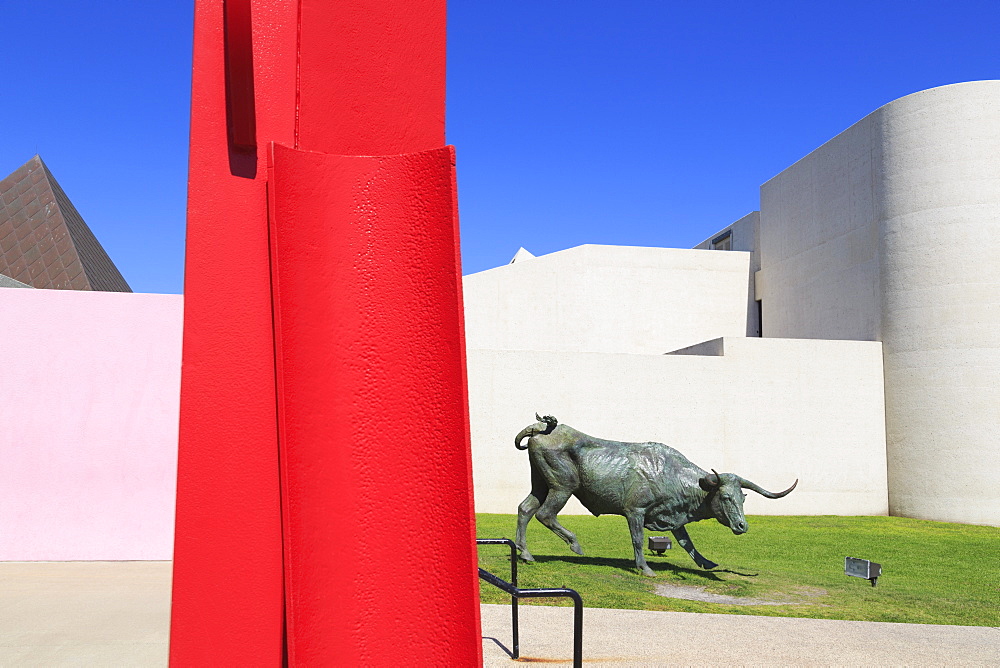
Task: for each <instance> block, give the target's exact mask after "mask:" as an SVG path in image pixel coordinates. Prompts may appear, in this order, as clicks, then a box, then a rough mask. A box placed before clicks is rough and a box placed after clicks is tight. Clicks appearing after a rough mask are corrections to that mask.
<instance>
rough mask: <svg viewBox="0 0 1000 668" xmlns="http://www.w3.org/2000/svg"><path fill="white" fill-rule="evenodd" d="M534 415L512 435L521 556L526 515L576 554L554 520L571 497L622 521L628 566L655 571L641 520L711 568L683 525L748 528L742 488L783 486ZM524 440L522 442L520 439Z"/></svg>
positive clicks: (656, 446) (575, 545)
mask: <svg viewBox="0 0 1000 668" xmlns="http://www.w3.org/2000/svg"><path fill="white" fill-rule="evenodd" d="M535 418H536V419H537V420H538V422H537V423H535V424H532V425H530V426H528V427H525V428H524V429H522V430H521V432H520V433H519V434H518V435H517V437H516V438H515V439H514V446H515V447H517V449H518V450H527V451H528V458H529V461H530V462H531V493H530V494H528V496H527V498H525V499H524V501H522V502H521V505H520V506H518V509H517V538H516V540H515V543H516V544H517V547H518V549H519V550H520V555H521V559H523V560H524V561H534V560H535V559H534V557H533V556H531V552H529V551H528V547H527V545H526V544H525V529H526V528H527V526H528V522H529V521H531V518H532V517H536V518H538V521H539V522H541V523H542V524H544V525H545V526H546V527H548V528H549V529H550V530H551V531H552V532H553V533H555V534H556V535H557V536H559V537H560V538H562V539H563V540H564V541H566V544H567V545H569V548H570V549H571V550H573V551H574V552H576V553H577V554H581V555H582V554H583V550H581V549H580V544H579V543H578V542H577V540H576V536H575V535H574V534H573V532H571V531H569V530H568V529H566V527H564V526H562V525H561V524H559V521H558V519H557V518H556V514H557V513H558V512H559V511H560V510H562V508H563V506H565V505H566V502H567V501H568V500H569V497H570V496H575V497H576V498H578V499H579V500H580V502H581V503H582V504H583V505H584V507H585V508H586V509H587V510H589V511H590V512H591V513H593V514H594V515H598V516H599V515H621V516H623V517H624V518H625V520H626V521H627V522H628V528H629V532H630V533H631V535H632V548H633V549H634V551H635V565H636V567H637V568H638V569H639V570H640V571H642V573H643V574H644V575H648V576H650V577H655V575H656V574H655V573H653V571H652V570H651V569H650V568H649V566H648V565H647V564H646V558H645V556H644V555H643V551H642V538H643V531H642V530H643V527H645V528H647V529H650V530H652V531H670V532H672V533H673V535H674V538H676V539H677V543H678V544H679V545H680V546H681V547H683V548H684V550H685V551H687V553H688V554H689V555H691V558H692V559H694V561H695V563H696V564H698V565H699V566H701V567H702V568H706V569H709V568H715V567H716V566H718V564H716V563H714V562H712V561H709V560H708V559H706V558H705V557H703V556H702V555H701V554H700V553H699V552H698V550H696V549H695V547H694V544H693V543H692V542H691V538H690V537H689V536H688V533H687V530H686V529H685V528H684V525H685V524H688V523H689V522H698V521H701V520H705V519H710V518H713V517H714V518H715V519H717V520H718V521H719V522H721V523H722V524H724V525H725V526H727V527H729V528H730V529H732V531H733V533H734V534H737V535H739V534H742V533H746V532H747V529H748V527H747V522H746V518H745V517H744V515H743V500H744V499H745V498H746V494H744V493H743V490H744V489H749V490H753V491H754V492H757V493H758V494H761V495H763V496H766V497H767V498H769V499H780V498H781V497H783V496H785V495H786V494H788V493H789V492H791V491H792V490H793V489H795V486H796V485H797V484H798V483H799V481H798V480H796V481H795V482H794V483H793V484H792V486H791V487H789V488H788V489H786V490H785V491H783V492H777V493H775V492H769V491H767V490H766V489H763V488H762V487H760V486H759V485H756V484H754V483H752V482H750V481H749V480H745V479H743V478H741V477H740V476H738V475H735V474H733V473H717V472H716V471H715V470H714V469H713V470H712V472H711V473H709V472H707V471H705V470H703V469H701V468H699V467H697V466H695V465H694V464H692V463H691V462H690V461H689V460H688V458H687V457H685V456H684V455H682V454H681V453H679V452H678V451H677V450H674V449H673V448H671V447H669V446H667V445H664V444H662V443H621V442H618V441H607V440H604V439H601V438H594V437H593V436H588V435H587V434H584V433H583V432H580V431H577V430H576V429H573V428H572V427H569V426H566V425H564V424H562V425H561V424H558V421H557V420H556V419H555V418H554V417H552V416H551V415H546V416H545V417H539V416H538V415H537V414H536V415H535ZM525 438H527V439H528V443H527V445H521V441H523V440H524V439H525Z"/></svg>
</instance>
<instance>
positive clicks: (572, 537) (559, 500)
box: [535, 489, 583, 555]
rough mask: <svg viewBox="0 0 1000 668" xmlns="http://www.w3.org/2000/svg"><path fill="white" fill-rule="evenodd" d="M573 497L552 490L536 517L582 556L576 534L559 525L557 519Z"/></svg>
mask: <svg viewBox="0 0 1000 668" xmlns="http://www.w3.org/2000/svg"><path fill="white" fill-rule="evenodd" d="M571 496H573V493H572V492H567V491H565V490H561V489H560V490H556V489H550V490H549V494H548V496H546V497H545V501H543V502H542V505H541V507H540V508H539V509H538V513H537V514H536V515H535V517H536V518H537V519H538V521H539V522H541V523H542V524H544V525H545V526H547V527H548V528H549V530H550V531H552V533H554V534H555V535H557V536H559V537H560V538H562V539H563V540H564V541H566V544H567V545H569V549H571V550H573V551H574V552H576V553H577V554H580V555H582V554H583V550H582V549H580V543H578V542H577V540H576V534H574V533H573V532H572V531H570V530H569V529H567V528H566V527H564V526H563V525H561V524H559V520H558V519H556V514H557V513H558V512H559V511H560V510H562V509H563V506H565V505H566V502H567V501H569V497H571Z"/></svg>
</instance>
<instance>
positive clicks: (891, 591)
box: [477, 514, 1000, 626]
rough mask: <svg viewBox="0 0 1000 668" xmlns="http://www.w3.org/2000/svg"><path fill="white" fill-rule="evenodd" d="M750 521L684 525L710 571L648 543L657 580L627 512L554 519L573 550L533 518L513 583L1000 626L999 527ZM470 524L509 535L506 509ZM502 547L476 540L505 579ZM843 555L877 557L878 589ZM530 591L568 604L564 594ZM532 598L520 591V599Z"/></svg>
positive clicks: (483, 559) (645, 602) (762, 611)
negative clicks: (670, 591)
mask: <svg viewBox="0 0 1000 668" xmlns="http://www.w3.org/2000/svg"><path fill="white" fill-rule="evenodd" d="M747 519H748V521H749V524H750V531H749V532H748V533H746V534H744V535H742V536H736V535H734V534H733V533H732V532H731V531H730V530H729V529H727V528H726V527H724V526H722V525H721V524H719V523H718V522H716V521H714V520H712V521H704V522H698V523H695V524H689V525H688V532H689V533H690V535H691V539H692V540H693V541H694V544H695V546H696V547H697V548H698V550H699V551H700V552H701V553H702V554H703V555H705V557H707V558H708V559H711V560H712V561H715V562H718V563H719V568H717V569H715V570H713V571H705V570H702V569H701V568H699V567H697V566H696V565H695V563H694V562H693V561H692V560H691V558H690V557H689V556H688V555H687V553H686V552H684V550H682V549H680V548H679V547H678V546H677V545H676V543H675V545H674V547H673V549H671V550H668V551H667V552H666V553H664V555H663V556H662V557H658V556H655V555H653V554H652V553H651V552H649V551H648V550H647V551H646V559H647V561H648V562H649V565H650V568H652V569H653V571H654V572H656V574H657V577H655V578H648V577H645V576H643V575H640V574H639V573H638V572H637V571H636V569H635V564H634V560H633V556H632V546H631V541H630V539H629V534H628V528H627V526H626V524H625V520H624V518H621V517H618V516H614V515H609V516H603V517H590V516H579V515H565V516H560V521H561V522H562V524H563V525H564V526H565V527H566V528H568V529H569V530H570V531H573V532H574V533H576V534H577V536H578V538H579V540H580V545H581V546H582V547H583V551H584V554H585V555H586V556H582V557H581V556H578V555H576V554H573V553H572V552H570V550H569V547H567V546H566V544H565V543H563V541H562V540H560V539H559V538H557V537H556V536H555V535H554V534H552V533H551V532H550V531H549V530H548V529H546V528H545V527H543V526H542V525H541V524H539V523H538V522H537V521H536V520H532V521H531V523H530V524H529V526H528V548H529V549H530V550H531V552H532V554H534V556H535V558H536V559H537V562H536V563H532V564H526V563H523V562H522V563H521V564H520V566H519V569H518V576H519V583H518V584H519V586H521V587H522V588H530V587H569V588H572V589H576V590H577V591H578V592H580V595H581V596H582V597H583V602H584V605H586V606H587V607H595V608H625V609H632V610H677V611H683V612H717V613H729V614H742V615H771V616H780V617H813V618H826V619H854V620H865V621H877V622H908V623H918V624H961V625H972V626H1000V529H998V528H995V527H982V526H973V525H967V524H946V523H943V522H928V521H925V520H911V519H906V518H902V517H834V516H820V517H802V516H791V517H789V516H762V515H758V516H749V517H748V518H747ZM477 522H478V528H477V535H478V536H479V537H480V538H514V531H515V527H516V517H515V516H514V515H487V514H480V515H477ZM647 535H649V532H647ZM656 535H661V534H656ZM662 535H667V536H669V535H670V534H669V533H666V534H662ZM671 540H673V537H672V536H671ZM508 555H509V551H508V548H507V547H506V546H502V545H500V546H496V545H486V546H480V547H479V565H480V566H481V567H483V568H485V569H487V570H489V571H491V572H493V573H495V574H497V575H499V576H500V577H502V578H503V579H505V580H507V579H509V577H510V565H509V556H508ZM844 557H860V558H862V559H869V560H871V561H874V562H878V563H880V564H882V577H881V578H879V580H878V586H876V587H874V588H873V587H872V586H871V585H870V584H869V582H868V581H867V580H863V579H861V578H854V577H848V576H846V575H844ZM657 584H675V585H688V586H695V587H704V588H705V591H707V592H712V593H717V594H726V595H729V596H739V597H751V598H758V599H764V600H776V601H790V602H794V603H796V604H795V605H732V604H722V603H706V602H699V601H686V600H679V599H671V598H665V597H663V596H658V595H656V594H655V593H654V589H655V587H656V585H657ZM481 585H482V600H483V602H486V603H505V602H509V601H510V597H508V596H507V595H505V594H504V593H503V592H501V591H500V590H499V589H497V588H495V587H492V586H490V585H488V584H486V583H483V582H481ZM535 600H536V601H538V602H541V603H542V604H545V605H570V603H569V601H568V599H535ZM529 601H531V600H530V599H522V604H525V603H529Z"/></svg>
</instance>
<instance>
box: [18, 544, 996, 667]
mask: <svg viewBox="0 0 1000 668" xmlns="http://www.w3.org/2000/svg"><path fill="white" fill-rule="evenodd" d="M482 612H483V635H484V636H485V638H484V640H483V651H484V657H485V665H486V666H512V665H515V664H514V662H513V661H511V660H510V658H509V656H508V655H507V654H506V653H505V652H504V650H503V649H502V648H501V646H500V644H502V645H503V646H506V647H509V646H510V607H509V606H506V605H484V606H482ZM169 622H170V562H163V561H161V562H148V561H147V562H29V563H24V562H2V563H0V667H4V668H6V667H14V666H17V667H20V666H44V667H46V668H48V667H50V666H52V667H56V666H165V665H166V663H167V642H168V633H169ZM572 629H573V623H572V608H553V607H542V606H529V605H522V606H521V654H522V657H524V659H525V660H526V661H525V662H532V663H534V662H537V663H557V664H558V663H563V664H565V665H568V664H569V663H570V659H571V657H572ZM494 639H495V640H494ZM584 661H585V663H587V664H593V665H601V666H669V665H689V666H690V665H697V666H712V665H717V666H723V665H755V666H767V665H804V666H822V665H839V666H844V665H865V666H871V665H910V666H929V665H948V666H954V665H965V666H1000V629H997V628H990V627H978V626H932V625H924V624H886V623H879V622H843V621H833V620H823V619H790V618H779V617H753V616H749V615H712V614H691V613H683V612H644V611H637V610H603V609H597V608H588V609H586V610H585V612H584Z"/></svg>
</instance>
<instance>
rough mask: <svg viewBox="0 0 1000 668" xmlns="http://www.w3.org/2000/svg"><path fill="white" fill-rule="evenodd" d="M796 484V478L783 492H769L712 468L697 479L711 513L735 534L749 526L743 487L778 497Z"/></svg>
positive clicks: (736, 476) (733, 475)
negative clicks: (745, 514) (744, 504)
mask: <svg viewBox="0 0 1000 668" xmlns="http://www.w3.org/2000/svg"><path fill="white" fill-rule="evenodd" d="M798 484H799V481H798V480H796V481H795V482H794V483H792V486H791V487H789V488H788V489H786V490H785V491H784V492H769V491H767V490H766V489H764V488H763V487H761V486H760V485H757V484H755V483H752V482H750V481H749V480H745V479H743V478H741V477H739V476H738V475H736V474H735V473H719V472H717V471H716V470H715V469H712V473H711V474H709V475H706V476H705V477H703V478H701V479H700V480H698V485H699V486H700V487H701V488H702V489H703V490H705V491H706V492H708V499H707V501H708V505H709V508H710V509H711V511H712V515H713V516H714V517H715V519H717V520H719V522H721V523H722V524H724V525H725V526H727V527H729V528H730V529H732V530H733V533H734V534H737V535H739V534H741V533H746V532H747V530H748V529H749V528H750V527H749V526H748V525H747V520H746V517H744V515H743V499H745V498H747V495H746V494H744V493H743V490H744V489H749V490H753V491H754V492H757V493H758V494H760V495H761V496H766V497H767V498H769V499H780V498H781V497H783V496H785V495H786V494H788V493H789V492H791V491H792V490H793V489H795V486H796V485H798Z"/></svg>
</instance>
